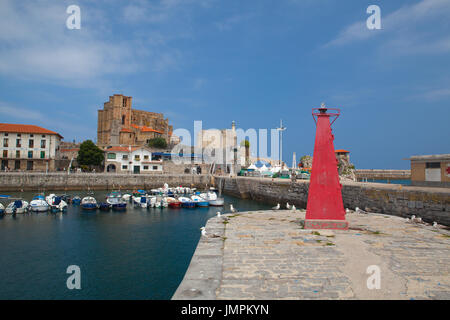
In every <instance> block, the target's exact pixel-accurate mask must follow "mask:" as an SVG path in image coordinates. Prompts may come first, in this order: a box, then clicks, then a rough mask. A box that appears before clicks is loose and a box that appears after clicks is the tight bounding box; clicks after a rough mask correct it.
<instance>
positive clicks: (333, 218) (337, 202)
mask: <svg viewBox="0 0 450 320" xmlns="http://www.w3.org/2000/svg"><path fill="white" fill-rule="evenodd" d="M328 110H331V111H332V112H331V113H330V112H327V111H328ZM339 114H340V110H339V109H334V108H326V107H325V105H324V104H322V106H321V107H320V108H314V109H312V115H313V119H314V121H315V122H316V141H315V144H314V155H313V163H312V172H311V180H310V183H309V191H308V203H307V206H306V219H305V229H347V228H348V223H347V221H346V220H345V210H344V204H343V201H342V192H341V188H342V186H341V184H340V182H339V175H338V169H337V160H336V155H335V153H334V146H333V140H334V136H333V134H332V133H331V125H332V124H333V122H334V121H336V119H337V118H338V117H339ZM330 118H334V119H333V121H332V122H331V123H330Z"/></svg>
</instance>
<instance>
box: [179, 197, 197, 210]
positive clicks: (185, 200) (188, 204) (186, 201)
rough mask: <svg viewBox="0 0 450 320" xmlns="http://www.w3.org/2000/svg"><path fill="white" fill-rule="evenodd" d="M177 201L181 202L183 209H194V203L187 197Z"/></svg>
mask: <svg viewBox="0 0 450 320" xmlns="http://www.w3.org/2000/svg"><path fill="white" fill-rule="evenodd" d="M178 200H180V201H181V206H182V207H183V208H195V202H194V201H192V199H191V198H188V197H179V198H178Z"/></svg>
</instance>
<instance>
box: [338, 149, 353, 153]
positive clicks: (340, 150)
mask: <svg viewBox="0 0 450 320" xmlns="http://www.w3.org/2000/svg"><path fill="white" fill-rule="evenodd" d="M334 152H336V153H350V151H347V150H344V149H338V150H335V151H334Z"/></svg>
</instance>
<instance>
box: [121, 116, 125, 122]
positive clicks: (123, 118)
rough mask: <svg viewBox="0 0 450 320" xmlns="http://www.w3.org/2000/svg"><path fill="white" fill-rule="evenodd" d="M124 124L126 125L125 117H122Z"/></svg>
mask: <svg viewBox="0 0 450 320" xmlns="http://www.w3.org/2000/svg"><path fill="white" fill-rule="evenodd" d="M122 124H125V116H122Z"/></svg>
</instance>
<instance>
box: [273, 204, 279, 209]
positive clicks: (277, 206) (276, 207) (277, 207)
mask: <svg viewBox="0 0 450 320" xmlns="http://www.w3.org/2000/svg"><path fill="white" fill-rule="evenodd" d="M272 209H273V210H279V209H280V204H279V203H278V204H277V205H276V206H275V207H273V208H272Z"/></svg>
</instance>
